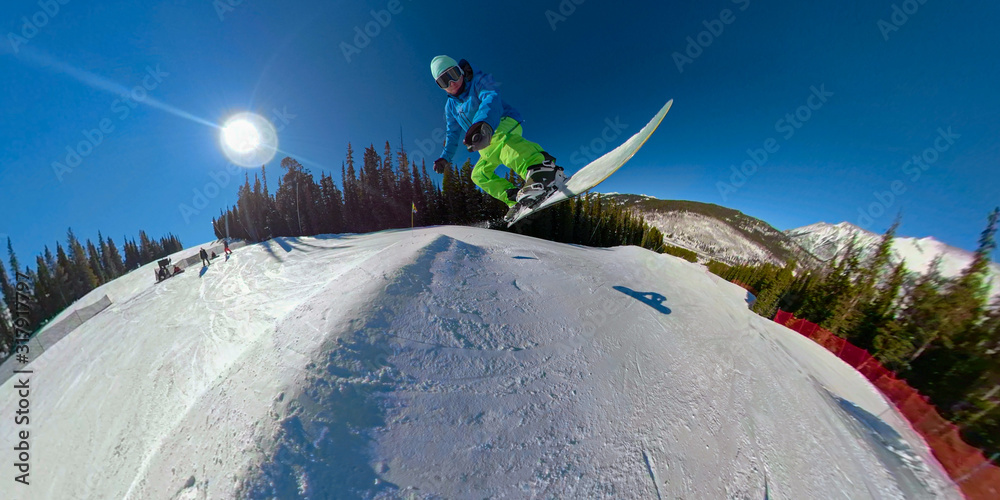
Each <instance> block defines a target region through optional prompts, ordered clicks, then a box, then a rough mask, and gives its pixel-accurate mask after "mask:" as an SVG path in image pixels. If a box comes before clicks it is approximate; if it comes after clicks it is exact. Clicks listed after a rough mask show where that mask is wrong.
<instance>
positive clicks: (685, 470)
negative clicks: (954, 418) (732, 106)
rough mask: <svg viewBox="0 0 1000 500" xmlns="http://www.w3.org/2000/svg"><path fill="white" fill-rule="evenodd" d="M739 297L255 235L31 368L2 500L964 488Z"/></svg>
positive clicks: (438, 251)
mask: <svg viewBox="0 0 1000 500" xmlns="http://www.w3.org/2000/svg"><path fill="white" fill-rule="evenodd" d="M140 275H141V273H140ZM137 276H138V275H137ZM127 278H129V277H128V276H126V277H124V278H122V279H127ZM135 279H138V278H135ZM151 281H152V279H151V277H150V280H149V282H151ZM147 283H148V282H147ZM122 286H125V285H122ZM127 286H128V287H135V288H138V287H141V286H142V285H141V284H140V283H138V281H137V282H136V283H133V284H129V285H127ZM744 299H745V292H744V291H743V290H742V289H740V288H738V287H736V286H735V285H732V284H729V283H726V282H725V281H722V280H721V279H719V278H718V277H716V276H714V275H711V274H709V273H707V272H706V271H705V270H704V268H703V267H701V266H698V265H692V264H689V263H687V262H684V261H682V260H681V259H677V258H674V257H670V256H667V255H658V254H655V253H652V252H649V251H646V250H642V249H639V248H636V247H622V248H614V249H593V248H587V247H581V246H573V245H563V244H557V243H552V242H547V241H541V240H537V239H533V238H528V237H524V236H519V235H514V234H509V233H501V232H494V231H488V230H481V229H474V228H458V227H441V228H428V229H422V230H417V231H413V232H409V231H388V232H382V233H376V234H371V235H363V236H356V235H345V236H330V237H317V238H301V239H283V240H277V241H272V242H267V243H265V244H259V245H252V246H248V247H246V248H242V249H239V250H236V252H235V254H234V256H233V257H232V259H230V260H229V261H228V262H217V263H215V264H213V265H212V266H211V267H210V268H209V269H208V271H207V272H206V273H204V275H203V276H199V274H198V273H197V272H190V271H189V272H187V273H184V274H183V275H180V276H177V277H175V278H171V279H170V280H168V281H166V282H164V283H161V284H159V285H157V286H155V287H153V286H152V285H151V284H147V285H146V290H144V291H139V292H137V293H136V294H135V295H133V296H132V297H131V298H130V299H129V300H124V301H118V302H116V303H115V304H114V305H112V306H111V307H110V308H109V309H107V310H105V311H103V312H102V313H100V314H98V315H97V316H95V317H94V318H93V319H91V320H90V321H88V322H87V323H85V324H84V325H82V326H81V327H80V328H78V329H77V330H76V331H74V332H73V333H71V334H70V335H69V336H67V337H66V338H65V339H63V340H62V341H61V342H60V343H59V344H57V345H56V346H55V347H53V348H51V349H50V350H48V351H46V352H44V353H43V354H42V356H41V357H40V358H39V359H38V360H36V361H35V362H34V363H32V365H30V366H31V367H32V368H33V369H34V370H35V372H36V373H35V374H34V375H33V377H34V378H33V380H34V383H35V384H37V387H38V389H36V391H35V392H33V393H32V400H31V412H32V421H31V427H30V429H31V436H32V438H31V439H32V441H31V446H32V455H31V461H32V462H31V463H32V485H31V486H27V487H25V486H21V485H16V486H15V487H12V488H10V491H12V494H10V495H8V494H7V491H8V489H7V487H5V493H4V496H5V498H16V499H29V498H30V499H36V498H53V499H67V498H102V499H103V498H133V499H147V498H153V499H155V498H181V499H195V498H233V497H240V498H272V497H277V498H341V497H354V498H356V497H360V498H442V497H443V498H459V497H462V498H465V497H476V498H482V497H508V498H533V497H546V498H549V497H561V498H755V499H757V498H764V497H765V483H766V493H767V495H769V497H770V498H958V496H957V494H956V493H955V492H954V489H953V487H952V486H951V485H950V482H948V480H947V479H946V478H945V477H944V476H943V473H941V472H940V468H939V466H937V465H936V463H935V462H934V461H933V459H931V458H929V457H928V454H927V451H926V449H925V447H924V445H923V444H922V442H921V441H920V440H919V439H918V438H916V437H915V436H914V434H913V432H912V430H910V429H909V428H908V426H907V425H905V424H904V423H903V422H902V420H901V419H900V418H899V417H898V416H897V415H896V413H895V412H894V411H892V410H890V409H889V408H888V406H887V404H886V402H885V401H884V399H883V398H882V397H881V396H880V395H879V393H878V392H877V391H876V390H875V389H874V388H873V387H872V386H871V385H870V384H868V383H867V382H866V381H865V380H864V379H863V377H861V376H860V375H859V374H857V373H856V372H855V371H854V370H853V369H851V368H850V367H849V366H847V365H846V364H844V363H842V362H841V361H839V360H838V359H836V358H835V357H834V356H833V355H831V354H830V353H828V352H826V351H825V350H823V349H822V348H821V347H819V346H817V345H815V344H813V343H812V342H811V341H808V340H807V339H804V338H802V337H801V336H799V335H798V334H795V333H793V332H791V331H789V330H787V329H785V328H784V327H781V326H779V325H776V324H774V323H772V322H769V321H767V320H765V319H763V318H761V317H759V316H756V315H754V314H753V313H751V312H750V311H748V310H747V308H746V304H745V302H744ZM14 383H15V380H11V381H8V382H7V383H5V384H3V385H2V386H0V413H2V414H3V415H11V414H13V412H14V409H15V408H16V406H17V404H18V399H17V397H16V396H15V393H14V390H13V384H14ZM876 416H877V417H876ZM3 425H4V432H2V433H0V449H2V450H11V449H12V447H13V442H12V439H13V432H8V426H10V425H11V424H10V420H9V419H7V418H5V419H4V424H3ZM890 445H891V449H895V450H897V451H896V452H891V451H890ZM7 453H9V451H8V452H7Z"/></svg>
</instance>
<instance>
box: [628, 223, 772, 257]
mask: <svg viewBox="0 0 1000 500" xmlns="http://www.w3.org/2000/svg"><path fill="white" fill-rule="evenodd" d="M643 217H644V218H645V219H646V222H648V223H649V224H651V225H653V227H656V228H657V229H659V230H660V232H662V233H663V235H664V236H663V242H664V243H666V244H668V245H673V246H676V247H681V248H684V249H687V250H691V251H693V252H696V253H697V254H698V255H701V256H705V257H707V258H706V259H705V260H712V259H715V260H719V261H721V262H729V263H736V262H742V261H745V260H750V261H755V262H770V263H774V264H779V265H780V264H783V262H781V261H779V260H778V259H777V258H776V257H775V256H774V254H772V253H771V251H770V250H768V249H767V248H764V247H763V246H762V245H760V244H758V243H756V242H753V241H751V240H750V239H749V238H747V237H746V236H744V235H743V233H741V232H739V231H738V230H736V228H734V227H733V226H731V225H729V224H726V223H725V222H723V221H720V220H719V219H717V218H715V217H709V216H707V215H702V214H698V213H694V212H688V211H676V212H660V211H649V212H645V213H643Z"/></svg>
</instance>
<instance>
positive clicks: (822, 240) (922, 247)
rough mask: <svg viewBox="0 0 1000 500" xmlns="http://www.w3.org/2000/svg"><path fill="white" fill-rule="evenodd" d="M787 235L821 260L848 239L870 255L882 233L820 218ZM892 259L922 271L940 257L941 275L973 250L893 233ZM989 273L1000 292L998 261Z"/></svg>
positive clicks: (954, 271) (956, 270) (960, 266)
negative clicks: (816, 221) (832, 222)
mask: <svg viewBox="0 0 1000 500" xmlns="http://www.w3.org/2000/svg"><path fill="white" fill-rule="evenodd" d="M785 234H787V235H788V237H789V238H791V239H792V240H794V241H796V242H797V243H798V244H799V245H801V246H802V247H803V248H805V249H806V250H808V251H810V252H812V253H813V255H815V256H816V257H818V258H819V259H822V260H823V261H825V262H830V261H832V260H833V258H834V257H835V256H837V255H840V254H842V253H843V252H844V251H845V250H846V249H847V247H848V246H849V245H850V244H851V241H852V240H855V238H856V241H857V244H859V245H861V246H862V255H863V256H870V255H872V254H873V253H874V252H875V250H876V249H877V248H878V244H879V242H880V241H881V240H882V236H881V235H879V234H875V233H873V232H870V231H866V230H864V229H862V228H860V227H858V226H855V225H853V224H851V223H849V222H841V223H839V224H828V223H826V222H820V223H816V224H810V225H808V226H803V227H800V228H796V229H789V230H787V231H785ZM892 254H893V255H892V262H893V263H899V262H900V261H901V260H902V261H905V262H906V268H907V269H908V270H909V271H911V272H916V273H920V274H925V273H927V271H929V270H930V267H931V264H932V263H933V262H934V259H935V258H937V257H941V263H940V266H939V269H938V270H939V272H940V273H941V275H942V276H944V277H949V278H951V277H955V276H958V275H959V274H961V273H962V271H963V270H964V269H966V268H967V267H968V266H969V264H970V263H972V259H973V257H974V254H973V253H972V252H970V251H968V250H963V249H961V248H955V247H953V246H951V245H948V244H946V243H943V242H941V241H938V240H936V239H934V238H933V237H925V238H913V237H905V236H897V237H896V238H895V239H894V240H893V242H892ZM990 274H991V281H992V286H993V294H994V295H996V294H998V293H1000V265H997V263H995V262H993V263H990Z"/></svg>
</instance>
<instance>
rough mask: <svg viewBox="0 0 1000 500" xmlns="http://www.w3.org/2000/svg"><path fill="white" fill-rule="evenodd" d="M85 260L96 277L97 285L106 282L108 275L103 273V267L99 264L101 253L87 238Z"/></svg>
mask: <svg viewBox="0 0 1000 500" xmlns="http://www.w3.org/2000/svg"><path fill="white" fill-rule="evenodd" d="M87 260H88V262H89V264H90V270H91V271H92V272H93V273H94V277H96V278H97V285H98V286H100V285H103V284H105V283H107V282H108V281H109V280H108V277H107V275H106V274H105V273H104V267H103V266H102V265H101V255H100V252H98V251H97V248H96V247H95V246H94V244H93V243H92V242H91V241H90V240H89V239H88V240H87Z"/></svg>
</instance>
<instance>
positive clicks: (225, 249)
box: [222, 239, 233, 257]
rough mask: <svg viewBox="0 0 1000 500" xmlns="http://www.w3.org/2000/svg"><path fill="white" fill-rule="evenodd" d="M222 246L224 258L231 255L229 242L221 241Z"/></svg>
mask: <svg viewBox="0 0 1000 500" xmlns="http://www.w3.org/2000/svg"><path fill="white" fill-rule="evenodd" d="M222 246H223V251H224V252H225V254H226V257H229V254H231V253H233V251H232V250H230V249H229V240H228V239H226V240H222Z"/></svg>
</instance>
